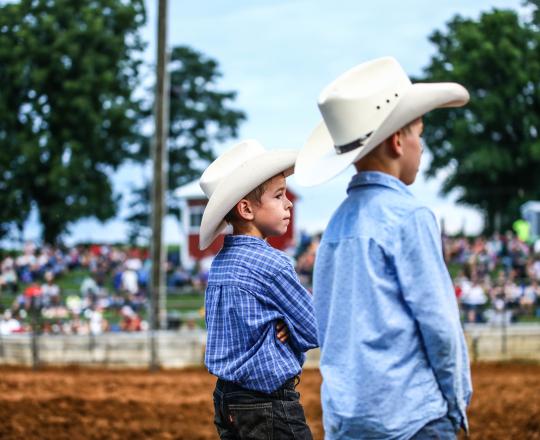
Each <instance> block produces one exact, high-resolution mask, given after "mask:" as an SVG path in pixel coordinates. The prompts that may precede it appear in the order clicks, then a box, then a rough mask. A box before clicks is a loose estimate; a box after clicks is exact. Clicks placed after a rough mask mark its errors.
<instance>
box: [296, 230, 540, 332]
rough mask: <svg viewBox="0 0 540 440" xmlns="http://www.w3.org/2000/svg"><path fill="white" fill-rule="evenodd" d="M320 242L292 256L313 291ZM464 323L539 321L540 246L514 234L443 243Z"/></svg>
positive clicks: (310, 241)
mask: <svg viewBox="0 0 540 440" xmlns="http://www.w3.org/2000/svg"><path fill="white" fill-rule="evenodd" d="M319 240H320V236H319V235H317V236H314V237H312V238H311V239H310V238H309V237H305V236H304V237H303V238H302V239H301V246H300V248H299V249H300V251H299V252H298V253H297V255H296V270H297V272H298V276H299V277H300V280H301V281H302V282H303V283H304V285H306V286H307V287H308V288H310V287H311V283H312V277H313V265H314V262H315V255H316V252H317V247H318V245H319ZM442 243H443V253H444V258H445V261H446V263H447V265H448V268H449V271H450V273H451V275H452V279H453V284H454V288H455V293H456V296H457V299H458V303H459V306H460V309H461V314H462V318H463V321H464V322H467V323H483V322H490V323H510V322H512V321H516V320H520V319H532V320H540V240H538V241H536V242H534V243H525V242H524V241H522V240H520V239H519V238H518V237H517V236H516V235H515V234H514V233H512V232H507V233H506V234H504V235H501V234H498V233H495V234H493V235H492V236H490V237H483V236H480V237H475V238H467V237H458V238H453V237H443V240H442Z"/></svg>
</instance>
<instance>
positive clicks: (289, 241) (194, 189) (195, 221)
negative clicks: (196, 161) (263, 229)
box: [175, 181, 298, 267]
mask: <svg viewBox="0 0 540 440" xmlns="http://www.w3.org/2000/svg"><path fill="white" fill-rule="evenodd" d="M175 195H176V197H178V198H179V199H180V203H181V207H182V233H183V243H182V255H181V257H182V264H183V265H184V267H190V266H191V265H192V264H193V263H194V262H195V261H197V260H201V259H203V258H205V257H208V256H213V255H216V254H217V253H218V252H219V250H220V249H221V246H222V245H223V236H224V235H225V234H222V235H220V236H219V237H218V238H217V239H216V240H214V242H213V243H212V244H211V245H210V246H209V247H208V248H207V249H205V250H204V251H201V250H199V228H200V225H201V219H202V215H203V212H204V208H205V206H206V203H207V201H208V199H207V198H206V196H205V195H204V193H203V191H202V189H201V188H200V186H199V182H198V181H194V182H191V183H188V184H187V185H184V186H182V187H180V188H178V189H177V190H176V191H175ZM287 197H288V198H289V200H290V201H291V202H293V208H292V210H291V221H290V223H289V229H287V232H286V233H285V234H284V235H282V236H280V237H271V238H269V239H268V242H269V243H270V244H271V245H272V246H274V247H275V248H277V249H281V250H285V249H287V248H290V247H291V246H294V231H295V226H294V225H295V216H294V203H295V201H296V200H297V199H298V196H297V195H296V194H295V193H294V192H293V191H291V189H290V188H288V189H287ZM231 232H232V230H231V229H230V228H227V229H226V230H225V233H227V234H230V233H231Z"/></svg>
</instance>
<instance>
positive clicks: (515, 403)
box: [0, 364, 540, 440]
mask: <svg viewBox="0 0 540 440" xmlns="http://www.w3.org/2000/svg"><path fill="white" fill-rule="evenodd" d="M473 381H474V388H475V393H474V399H473V404H472V406H471V408H470V410H469V415H470V424H471V438H472V439H479V440H480V439H508V438H515V439H520V440H521V439H539V440H540V398H539V397H538V396H539V395H540V365H528V364H478V365H475V366H474V368H473ZM214 383H215V379H214V378H213V377H212V376H210V375H209V374H208V373H207V372H206V371H204V370H202V369H201V370H199V369H193V370H177V371H160V372H158V373H149V372H146V371H134V370H121V371H115V370H113V371H111V370H93V369H76V368H72V369H47V370H44V371H38V372H33V371H30V370H25V369H17V368H1V369H0V420H2V423H0V438H2V439H25V440H31V439H40V440H48V439H55V440H61V439H119V440H120V439H122V440H123V439H128V438H129V439H176V440H180V439H183V440H199V439H201V440H202V439H216V438H217V435H216V432H215V429H214V426H213V424H212V415H213V409H212V390H213V387H214ZM320 383H321V378H320V375H319V372H318V371H315V370H308V371H305V372H304V373H303V375H302V382H301V383H300V385H299V391H300V393H301V395H302V403H303V405H304V407H305V410H306V416H307V418H308V422H309V424H310V426H311V429H312V431H313V433H314V437H315V439H319V440H322V438H323V430H322V424H321V406H320V402H319V388H320Z"/></svg>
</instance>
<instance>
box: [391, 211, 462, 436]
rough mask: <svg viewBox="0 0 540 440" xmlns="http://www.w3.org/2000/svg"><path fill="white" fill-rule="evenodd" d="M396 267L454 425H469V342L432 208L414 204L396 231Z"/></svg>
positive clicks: (405, 297)
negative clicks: (412, 209) (399, 247)
mask: <svg viewBox="0 0 540 440" xmlns="http://www.w3.org/2000/svg"><path fill="white" fill-rule="evenodd" d="M400 235H401V236H400V240H399V243H400V246H401V249H400V252H397V256H396V268H397V275H398V279H399V283H400V286H401V289H402V292H403V296H404V299H405V301H406V303H407V304H408V306H409V308H410V310H411V313H412V314H413V316H414V318H415V320H416V322H417V324H418V328H419V331H420V335H421V338H422V340H423V342H424V347H425V351H426V354H427V358H428V361H429V363H430V365H431V368H432V369H433V372H434V374H435V377H436V379H437V382H438V384H439V387H440V389H441V392H442V394H443V396H444V398H445V399H446V401H447V404H448V415H449V417H450V418H451V420H452V421H453V423H454V425H455V426H456V428H459V427H463V428H464V429H465V430H466V431H467V430H468V426H467V418H466V413H465V409H466V406H467V405H468V404H469V402H470V398H471V393H472V387H471V380H470V367H469V359H468V353H467V346H466V343H465V338H464V335H463V330H462V327H461V322H460V318H459V310H458V306H457V301H456V297H455V294H454V290H453V287H452V282H451V279H450V275H449V274H448V270H447V268H446V265H445V262H444V259H443V255H442V245H441V238H440V233H439V229H438V225H437V221H436V219H435V216H434V215H433V213H432V212H431V211H430V210H428V209H427V208H420V209H417V210H416V211H415V212H414V213H413V214H412V215H411V216H409V218H408V219H407V220H406V221H405V222H404V224H403V225H402V227H401V230H400Z"/></svg>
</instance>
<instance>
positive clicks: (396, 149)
mask: <svg viewBox="0 0 540 440" xmlns="http://www.w3.org/2000/svg"><path fill="white" fill-rule="evenodd" d="M402 135H403V132H402V131H401V130H398V131H396V132H395V133H394V134H393V135H392V136H390V137H389V138H388V146H389V148H390V152H391V153H392V154H393V155H395V156H397V157H399V156H403V145H402V143H401V137H402Z"/></svg>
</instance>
